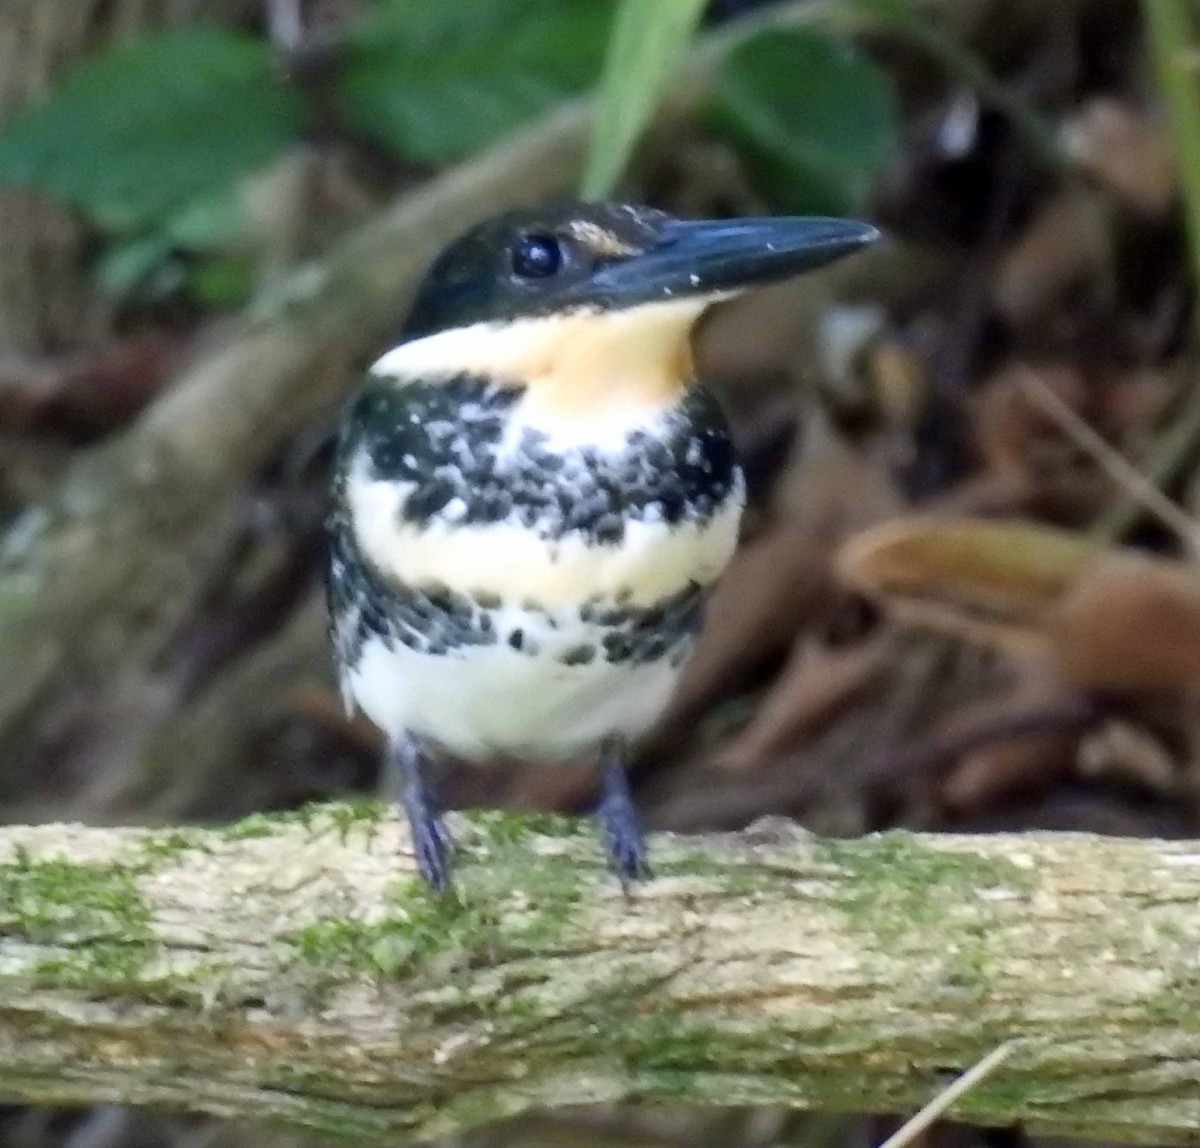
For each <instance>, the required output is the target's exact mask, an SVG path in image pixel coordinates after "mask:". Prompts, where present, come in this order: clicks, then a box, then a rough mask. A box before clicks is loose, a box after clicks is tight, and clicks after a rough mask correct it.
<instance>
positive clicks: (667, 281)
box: [589, 216, 879, 300]
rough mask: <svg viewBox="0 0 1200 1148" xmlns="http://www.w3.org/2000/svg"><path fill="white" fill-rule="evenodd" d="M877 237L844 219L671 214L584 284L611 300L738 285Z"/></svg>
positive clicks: (837, 255)
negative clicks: (637, 248) (646, 239)
mask: <svg viewBox="0 0 1200 1148" xmlns="http://www.w3.org/2000/svg"><path fill="white" fill-rule="evenodd" d="M878 238H879V232H878V230H876V228H874V227H872V226H870V224H866V223H857V222H855V221H853V220H848V219H824V218H820V217H808V216H794V217H790V218H788V217H784V218H779V219H772V218H766V219H730V220H701V221H692V220H671V221H669V222H667V223H666V224H664V226H663V230H662V233H661V238H660V240H659V242H658V243H656V244H655V245H654V246H653V247H651V248H650V249H649V250H647V251H644V252H642V253H641V254H639V255H635V256H633V257H632V258H630V259H624V260H621V261H620V262H617V263H610V264H608V265H607V266H606V267H603V268H601V269H599V270H598V271H596V272H595V273H594V274H593V275H592V276H591V278H590V283H589V286H590V287H591V288H592V289H593V290H596V291H599V292H602V293H604V294H605V295H608V296H609V297H610V298H612V299H614V300H618V299H626V298H627V299H631V300H632V299H653V298H660V299H662V298H674V297H677V296H678V297H683V296H687V295H706V294H710V293H718V292H722V291H737V290H739V289H742V288H746V287H754V286H757V285H759V284H763V283H774V282H776V281H778V280H780V279H787V278H790V277H791V276H793V275H799V274H801V273H802V272H805V271H812V270H814V269H815V268H817V267H824V266H825V265H826V264H828V263H832V262H833V261H834V260H836V259H841V258H842V256H844V255H851V254H853V253H854V252H856V251H859V250H861V249H862V248H863V247H866V246H867V245H868V244H870V243H874V242H875V240H877V239H878Z"/></svg>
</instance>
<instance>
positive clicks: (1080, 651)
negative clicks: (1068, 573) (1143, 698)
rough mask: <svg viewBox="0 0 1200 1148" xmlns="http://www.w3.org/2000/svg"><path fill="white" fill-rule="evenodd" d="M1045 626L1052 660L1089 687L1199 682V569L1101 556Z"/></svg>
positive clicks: (1125, 556) (1183, 685)
mask: <svg viewBox="0 0 1200 1148" xmlns="http://www.w3.org/2000/svg"><path fill="white" fill-rule="evenodd" d="M1044 626H1045V634H1046V638H1047V641H1048V642H1049V645H1050V651H1051V656H1052V657H1053V658H1054V660H1055V662H1056V663H1057V664H1058V665H1059V666H1060V667H1061V669H1062V671H1063V673H1064V674H1065V675H1066V676H1067V677H1069V678H1070V679H1071V680H1072V681H1075V682H1078V683H1079V684H1080V685H1083V686H1086V687H1087V688H1089V689H1110V690H1183V689H1195V688H1196V687H1198V686H1200V575H1198V574H1197V572H1196V570H1195V569H1194V568H1193V567H1191V566H1188V565H1186V564H1184V563H1182V562H1174V561H1171V560H1169V559H1165V558H1155V557H1150V556H1141V555H1137V554H1133V553H1110V554H1105V555H1103V556H1101V557H1097V558H1096V559H1095V560H1094V561H1092V562H1090V563H1088V565H1087V566H1086V567H1085V568H1084V569H1083V570H1081V571H1080V572H1079V574H1078V576H1077V577H1076V578H1075V580H1074V581H1073V583H1072V585H1071V586H1070V588H1069V590H1068V591H1067V592H1066V593H1065V594H1064V595H1063V597H1062V600H1061V601H1060V602H1058V603H1056V604H1055V606H1054V609H1053V610H1052V611H1050V612H1049V614H1048V616H1047V618H1046V620H1045V624H1044Z"/></svg>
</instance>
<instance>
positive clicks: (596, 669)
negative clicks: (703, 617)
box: [346, 635, 680, 763]
mask: <svg viewBox="0 0 1200 1148" xmlns="http://www.w3.org/2000/svg"><path fill="white" fill-rule="evenodd" d="M564 637H565V635H564ZM673 660H674V661H675V662H676V664H675V665H672V664H671V660H669V659H666V658H660V659H658V660H656V661H652V662H643V663H640V664H635V663H631V662H615V663H614V662H609V661H606V660H605V659H604V657H603V655H601V656H599V657H597V658H596V659H595V660H594V661H592V662H591V663H589V664H588V665H574V666H569V665H564V664H563V663H562V662H561V661H559V660H557V659H556V658H555V657H553V656H547V657H540V656H537V655H531V654H529V653H527V652H518V651H516V650H514V649H512V648H511V647H510V646H509V645H507V644H505V643H500V644H497V645H490V646H468V647H462V648H460V649H456V650H451V651H450V652H448V653H446V654H441V655H431V654H426V653H421V652H419V651H417V650H414V649H411V648H409V647H408V646H404V645H399V644H398V645H396V646H395V647H394V648H389V647H388V646H387V645H385V644H384V642H383V640H382V639H379V638H372V639H370V640H369V641H368V642H367V643H366V644H365V645H364V647H363V650H362V657H361V659H360V660H359V662H358V664H357V665H356V666H355V668H354V669H353V670H352V671H350V672H349V673H348V674H347V675H346V677H347V682H346V684H347V685H348V687H349V691H350V693H351V694H352V695H353V697H354V699H355V701H357V702H358V704H359V705H360V706H361V707H362V710H363V712H364V713H365V714H366V715H367V716H368V717H369V718H371V720H372V721H374V722H375V723H376V724H377V725H379V726H380V727H381V728H382V729H383V730H385V731H386V732H387V733H389V734H390V735H392V736H399V735H400V734H402V733H405V732H411V733H415V734H418V735H420V736H423V737H425V738H428V739H429V740H430V741H432V742H435V743H437V744H438V745H441V746H443V747H444V748H446V749H447V750H449V751H450V752H451V753H454V754H456V755H459V756H461V757H463V758H466V759H469V760H470V759H481V758H487V757H492V756H513V757H519V758H524V759H533V760H541V761H546V762H548V763H556V762H564V761H570V760H572V759H575V758H579V757H582V756H584V755H587V754H591V753H594V752H595V751H596V750H597V749H599V747H600V745H601V744H602V743H603V742H604V740H605V739H606V738H609V737H613V736H619V737H622V738H626V739H629V740H635V739H637V738H639V737H641V736H642V735H643V734H644V733H646V731H647V730H648V729H650V727H651V726H652V725H653V724H654V723H655V722H656V721H657V720H658V718H659V716H660V715H661V714H662V713H663V711H664V710H665V709H666V706H667V703H668V702H669V700H670V697H671V694H672V691H673V690H674V688H675V683H676V681H677V680H678V677H679V672H680V667H679V665H678V662H679V660H680V659H679V658H675V659H673Z"/></svg>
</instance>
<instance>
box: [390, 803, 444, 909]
mask: <svg viewBox="0 0 1200 1148" xmlns="http://www.w3.org/2000/svg"><path fill="white" fill-rule="evenodd" d="M401 804H402V805H403V806H404V812H405V813H406V814H407V815H408V825H409V828H410V830H411V831H412V848H413V856H414V857H415V858H416V861H417V868H418V869H419V870H420V873H421V876H422V877H423V878H424V879H425V883H426V884H427V885H428V886H429V887H430V888H431V889H432V890H433V891H434V892H435V893H445V892H446V891H447V890H448V889H449V888H450V857H451V855H452V854H453V852H454V841H453V839H452V838H451V836H450V834H449V832H448V831H447V829H446V826H445V823H444V822H443V821H442V817H441V814H440V813H438V811H437V809H436V808H435V807H434V805H433V803H432V802H431V801H430V799H429V797H428V795H426V794H425V793H424V792H423V791H421V792H418V793H415V794H414V793H411V792H409V791H407V790H406V791H405V792H404V794H403V795H402V797H401Z"/></svg>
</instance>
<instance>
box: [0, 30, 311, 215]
mask: <svg viewBox="0 0 1200 1148" xmlns="http://www.w3.org/2000/svg"><path fill="white" fill-rule="evenodd" d="M301 115H302V104H301V101H300V97H299V95H298V94H297V93H296V92H294V91H292V90H290V89H288V88H286V87H284V86H283V85H282V84H281V83H280V82H279V80H278V78H277V77H276V75H275V71H274V67H273V64H272V59H271V55H270V51H269V49H268V48H267V47H266V45H265V44H263V43H261V42H260V41H257V40H254V39H252V38H250V37H248V36H243V35H241V34H239V33H235V32H231V31H223V30H220V29H216V28H208V29H205V28H190V29H182V30H177V31H172V32H166V33H163V34H162V35H159V36H154V37H151V38H148V39H144V40H141V41H139V42H137V43H134V44H129V45H126V46H124V47H121V48H117V49H114V50H113V51H111V52H108V53H105V54H104V55H102V56H99V57H97V58H96V59H94V60H92V61H90V62H89V63H87V64H84V65H83V66H82V67H80V68H79V69H78V70H77V71H76V72H74V73H73V74H72V75H71V76H70V77H69V78H68V79H67V80H66V82H65V83H64V84H63V86H62V87H61V88H60V89H59V90H58V91H57V92H56V93H55V94H54V95H53V96H51V98H50V99H49V100H48V101H47V102H46V103H44V104H41V105H39V106H38V107H36V108H33V109H31V110H29V111H27V112H25V113H24V114H22V115H20V116H19V117H17V118H16V119H15V120H13V122H12V123H11V124H10V125H9V126H8V128H7V129H6V130H5V131H4V132H3V134H0V182H4V183H10V184H12V183H17V184H24V185H27V186H31V187H35V188H38V189H40V190H43V191H46V192H49V193H50V194H53V195H56V196H58V197H60V198H62V199H65V200H66V201H68V202H69V203H72V204H74V205H75V206H77V207H78V208H80V209H81V210H82V211H84V212H85V213H87V214H88V215H89V216H91V217H92V218H93V219H94V220H96V221H97V222H98V223H100V224H102V225H103V226H107V227H110V228H113V229H127V228H131V227H135V226H138V225H145V224H152V223H155V222H157V221H159V220H161V219H163V218H165V217H166V216H168V215H170V214H172V213H173V212H175V211H176V210H178V209H179V208H180V207H181V205H184V204H186V203H189V202H191V201H194V200H196V199H198V198H200V197H202V196H205V195H208V194H210V193H212V192H214V191H217V190H220V189H222V188H228V187H229V186H230V185H231V184H232V183H233V182H234V181H235V180H236V179H237V178H238V177H239V176H242V175H244V174H246V173H248V172H250V171H253V170H254V169H255V168H258V167H260V166H262V165H264V164H266V163H267V162H268V161H270V160H271V159H273V158H274V157H275V156H276V155H278V154H279V153H280V152H281V151H282V150H283V149H284V148H286V147H287V146H288V144H289V143H290V142H291V141H292V140H293V139H294V138H295V136H296V134H297V132H298V130H299V128H300V123H301Z"/></svg>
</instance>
